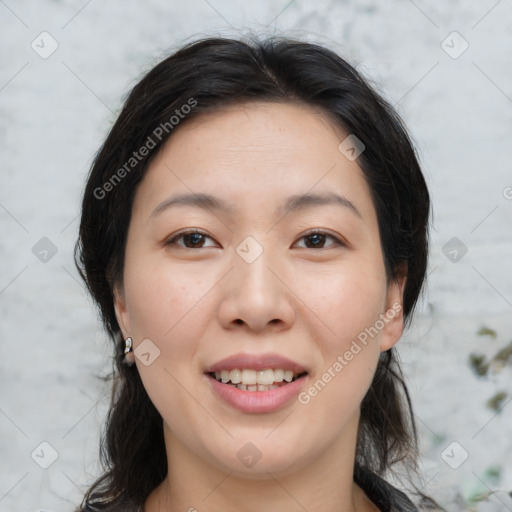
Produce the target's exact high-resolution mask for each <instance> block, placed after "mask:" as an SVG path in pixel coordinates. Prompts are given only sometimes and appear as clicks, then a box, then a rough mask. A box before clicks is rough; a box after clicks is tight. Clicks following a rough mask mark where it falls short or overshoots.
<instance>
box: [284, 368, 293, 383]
mask: <svg viewBox="0 0 512 512" xmlns="http://www.w3.org/2000/svg"><path fill="white" fill-rule="evenodd" d="M292 379H293V372H292V371H291V370H285V371H284V380H285V381H286V382H291V381H292Z"/></svg>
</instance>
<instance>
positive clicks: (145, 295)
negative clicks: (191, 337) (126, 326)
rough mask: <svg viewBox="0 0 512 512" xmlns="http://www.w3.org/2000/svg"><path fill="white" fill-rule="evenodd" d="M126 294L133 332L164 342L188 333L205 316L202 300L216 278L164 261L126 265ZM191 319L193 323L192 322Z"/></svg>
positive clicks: (141, 336) (142, 336)
mask: <svg viewBox="0 0 512 512" xmlns="http://www.w3.org/2000/svg"><path fill="white" fill-rule="evenodd" d="M124 279H125V293H126V302H127V309H128V314H129V318H130V321H131V325H132V332H133V334H134V337H135V338H137V339H141V338H151V339H153V338H155V339H156V340H161V341H162V342H164V341H165V340H167V339H171V338H173V337H174V333H175V332H180V331H183V330H184V331H185V332H187V329H185V327H187V328H188V330H189V329H190V328H192V325H196V326H197V321H198V320H200V318H203V315H201V314H200V311H201V308H202V306H201V299H202V298H203V297H204V296H205V294H206V293H207V292H208V290H209V289H211V288H212V286H214V283H215V281H214V280H212V282H211V283H210V282H209V280H208V278H207V277H205V275H204V274H203V275H200V274H199V273H198V272H194V271H190V270H189V269H176V268H173V269H170V268H166V265H165V264H162V263H155V264H153V265H144V263H143V262H142V261H141V259H139V260H138V264H137V265H127V267H126V268H125V274H124ZM191 318H193V319H194V322H191Z"/></svg>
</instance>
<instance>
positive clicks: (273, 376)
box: [215, 368, 298, 391]
mask: <svg viewBox="0 0 512 512" xmlns="http://www.w3.org/2000/svg"><path fill="white" fill-rule="evenodd" d="M297 377H298V374H296V373H293V371H292V370H283V369H282V368H276V369H270V368H267V369H266V370H258V371H256V370H251V369H248V368H244V369H242V370H241V369H238V368H236V369H234V370H231V371H230V370H222V371H220V372H215V378H216V379H217V380H218V381H219V382H223V383H224V384H227V383H230V384H233V385H236V387H238V389H244V390H248V391H268V390H269V389H274V388H277V387H279V386H276V385H275V384H277V383H280V382H283V381H286V382H291V381H292V380H293V379H294V378H297ZM242 386H243V387H242ZM260 388H261V389H260Z"/></svg>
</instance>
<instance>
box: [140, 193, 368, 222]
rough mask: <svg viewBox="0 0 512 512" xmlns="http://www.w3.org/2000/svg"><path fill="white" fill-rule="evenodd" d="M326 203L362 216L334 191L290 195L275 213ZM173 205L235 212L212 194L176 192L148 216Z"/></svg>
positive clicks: (285, 212) (353, 206)
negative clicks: (176, 193)
mask: <svg viewBox="0 0 512 512" xmlns="http://www.w3.org/2000/svg"><path fill="white" fill-rule="evenodd" d="M326 205H339V206H342V207H344V208H347V209H349V210H350V211H351V212H352V213H354V214H355V215H356V216H357V217H359V218H360V219H361V220H362V219H363V216H362V215H361V213H360V212H359V210H358V209H357V208H356V206H355V204H354V203H353V202H352V201H350V200H349V199H347V198H346V197H345V196H342V195H339V194H335V193H334V192H325V193H322V194H318V193H317V194H311V193H307V194H296V195H292V196H290V197H288V198H286V200H285V201H284V202H283V203H282V204H281V206H280V207H279V208H278V210H277V212H276V213H277V214H280V215H281V216H283V217H284V216H285V215H287V214H289V213H293V212H297V211H300V210H304V209H306V208H310V207H311V206H326ZM175 206H195V207H196V208H202V209H203V210H213V211H218V212H223V213H226V214H228V215H232V214H234V213H235V211H236V210H235V209H234V208H233V206H231V205H230V204H228V203H227V202H225V201H224V200H222V199H220V198H218V197H215V196H212V195H210V194H202V193H198V194H178V195H174V196H171V197H169V198H168V199H166V200H165V201H162V202H161V203H160V204H159V205H158V206H157V207H156V208H155V209H154V210H153V212H152V213H151V215H150V218H151V217H154V216H156V215H158V214H159V213H161V212H163V211H164V210H168V209H169V208H172V207H175Z"/></svg>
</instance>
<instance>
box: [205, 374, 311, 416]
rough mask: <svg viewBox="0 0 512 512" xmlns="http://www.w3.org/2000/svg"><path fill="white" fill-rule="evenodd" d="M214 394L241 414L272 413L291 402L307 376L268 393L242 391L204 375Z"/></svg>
mask: <svg viewBox="0 0 512 512" xmlns="http://www.w3.org/2000/svg"><path fill="white" fill-rule="evenodd" d="M206 377H207V378H208V380H209V381H210V385H211V386H212V389H213V390H214V392H215V393H216V394H217V395H219V397H220V398H221V399H222V400H224V401H225V402H226V403H227V404H229V405H231V406H232V407H234V408H235V409H239V410H240V411H243V412H248V413H250V412H256V413H258V412H274V411H277V410H278V409H281V408H282V407H284V406H285V405H287V404H288V403H289V402H291V401H292V400H293V398H295V397H296V396H297V395H298V394H299V393H300V390H301V389H302V387H303V386H304V383H305V382H306V378H307V375H304V376H303V377H300V378H299V379H297V380H294V381H293V382H290V383H288V384H285V385H284V386H280V387H278V388H274V389H269V390H268V391H244V390H243V389H238V388H236V387H235V386H231V385H229V384H223V383H222V382H219V381H218V380H216V379H214V378H213V377H211V376H210V375H206Z"/></svg>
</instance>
